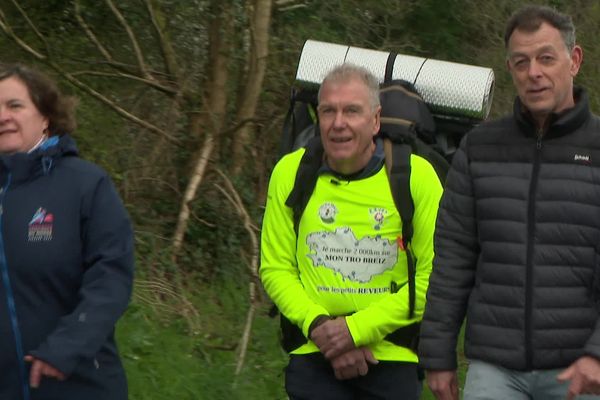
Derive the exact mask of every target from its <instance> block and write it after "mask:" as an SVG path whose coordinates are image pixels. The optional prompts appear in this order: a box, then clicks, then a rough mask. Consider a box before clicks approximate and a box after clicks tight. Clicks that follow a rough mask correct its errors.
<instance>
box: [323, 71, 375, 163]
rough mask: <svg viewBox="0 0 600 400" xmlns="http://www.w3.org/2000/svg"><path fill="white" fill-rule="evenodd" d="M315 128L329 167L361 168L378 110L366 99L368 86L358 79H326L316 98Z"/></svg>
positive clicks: (367, 156)
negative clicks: (327, 80)
mask: <svg viewBox="0 0 600 400" xmlns="http://www.w3.org/2000/svg"><path fill="white" fill-rule="evenodd" d="M317 110H318V113H319V128H320V130H321V141H322V142H323V148H324V149H325V155H326V157H327V162H328V164H329V166H330V167H331V168H332V169H333V170H334V171H336V172H339V173H342V174H351V173H354V172H357V171H359V170H361V169H362V168H364V167H365V166H366V165H367V163H368V162H369V160H370V159H371V156H372V155H373V152H374V151H375V144H374V143H373V136H375V135H376V134H377V132H378V131H379V113H380V110H381V107H377V108H376V109H375V110H374V109H373V108H372V105H371V103H370V101H369V89H368V88H367V86H366V85H365V84H364V83H363V82H362V81H361V80H360V79H359V78H350V79H349V80H345V81H341V82H327V83H325V84H324V85H323V87H322V88H321V94H320V98H319V106H318V109H317Z"/></svg>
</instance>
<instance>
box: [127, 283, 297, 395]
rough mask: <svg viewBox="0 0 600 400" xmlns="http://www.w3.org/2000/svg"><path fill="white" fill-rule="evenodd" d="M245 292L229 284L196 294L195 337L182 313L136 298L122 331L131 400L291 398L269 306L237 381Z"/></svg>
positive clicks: (257, 325) (258, 321) (259, 320)
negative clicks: (236, 371) (236, 372)
mask: <svg viewBox="0 0 600 400" xmlns="http://www.w3.org/2000/svg"><path fill="white" fill-rule="evenodd" d="M246 292H247V289H246V288H236V287H234V286H233V285H231V284H230V285H225V286H214V285H212V286H206V287H202V288H198V289H197V293H196V294H194V295H193V303H194V304H195V308H196V309H197V310H198V316H197V321H196V323H197V324H199V329H198V330H197V331H195V332H192V331H191V329H190V323H189V322H190V321H189V319H190V318H189V317H186V316H185V313H183V312H182V313H178V310H177V309H176V308H168V307H165V306H164V305H161V306H157V305H156V304H151V303H150V302H148V301H147V299H146V300H143V301H142V300H140V298H139V296H136V297H134V300H133V301H132V304H131V305H130V307H129V309H128V311H127V312H126V314H125V315H124V316H123V318H122V319H121V320H120V322H119V324H118V325H117V339H118V343H119V347H120V352H121V355H122V358H123V363H124V365H125V369H126V372H127V378H128V382H129V398H130V399H131V400H163V399H177V400H204V399H206V400H217V399H228V400H229V399H232V400H235V399H244V400H246V399H248V400H253V399H257V400H258V399H261V400H264V399H274V400H278V399H286V396H285V392H284V390H283V367H284V366H285V362H286V355H285V354H284V353H283V351H282V350H281V349H280V348H279V345H278V341H277V329H276V325H277V321H276V320H275V319H271V318H269V317H268V316H267V310H266V306H265V307H263V308H261V309H260V310H258V313H257V316H256V318H255V321H254V325H253V331H252V337H251V340H250V343H249V347H248V354H247V356H246V362H245V366H244V368H243V369H242V371H241V373H240V375H239V376H238V377H236V376H235V368H236V362H237V344H238V341H239V339H240V336H241V332H242V330H243V324H244V322H245V317H246V310H247V303H248V301H247V299H244V296H243V294H244V293H246ZM219 299H221V300H219ZM157 304H158V303H157ZM180 310H181V309H180Z"/></svg>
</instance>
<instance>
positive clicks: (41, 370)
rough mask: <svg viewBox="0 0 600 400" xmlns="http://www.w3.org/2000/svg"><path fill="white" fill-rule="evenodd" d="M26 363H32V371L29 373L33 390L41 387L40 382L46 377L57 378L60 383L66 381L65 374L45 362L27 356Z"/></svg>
mask: <svg viewBox="0 0 600 400" xmlns="http://www.w3.org/2000/svg"><path fill="white" fill-rule="evenodd" d="M25 361H26V362H29V363H31V371H30V372H29V386H31V387H32V388H37V387H38V386H40V382H41V380H42V377H44V376H48V377H51V378H55V379H58V380H59V381H63V380H65V379H66V375H65V374H63V373H62V372H60V371H59V370H58V369H56V368H54V367H53V366H52V365H50V364H48V363H47V362H45V361H42V360H40V359H37V358H35V357H33V356H29V355H27V356H25Z"/></svg>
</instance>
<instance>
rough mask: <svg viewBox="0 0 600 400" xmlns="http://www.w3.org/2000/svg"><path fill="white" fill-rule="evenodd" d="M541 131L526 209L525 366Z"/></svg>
mask: <svg viewBox="0 0 600 400" xmlns="http://www.w3.org/2000/svg"><path fill="white" fill-rule="evenodd" d="M542 133H543V132H542V131H539V132H538V137H537V141H536V144H535V155H534V159H533V171H532V173H531V183H530V185H529V204H528V210H527V219H528V221H527V261H526V265H525V268H526V270H525V368H526V370H527V371H529V370H531V369H532V367H533V321H532V319H533V287H534V285H533V248H534V241H535V211H536V210H535V204H536V201H535V195H536V192H537V184H538V175H539V172H540V156H541V151H542Z"/></svg>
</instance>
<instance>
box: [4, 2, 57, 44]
mask: <svg viewBox="0 0 600 400" xmlns="http://www.w3.org/2000/svg"><path fill="white" fill-rule="evenodd" d="M12 3H13V4H14V6H15V7H16V9H17V10H19V13H21V15H22V16H23V18H25V21H27V25H29V27H30V28H31V30H33V32H34V33H35V35H36V36H37V37H38V38H39V39H40V40H41V41H42V42H43V43H44V47H45V48H46V53H48V54H50V46H49V45H48V42H47V41H46V37H45V36H44V35H42V34H41V33H40V31H38V29H37V27H36V26H35V24H34V23H33V22H32V21H31V19H29V16H28V15H27V13H26V12H25V11H24V10H23V9H22V8H21V6H20V5H19V2H18V1H16V0H12Z"/></svg>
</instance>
